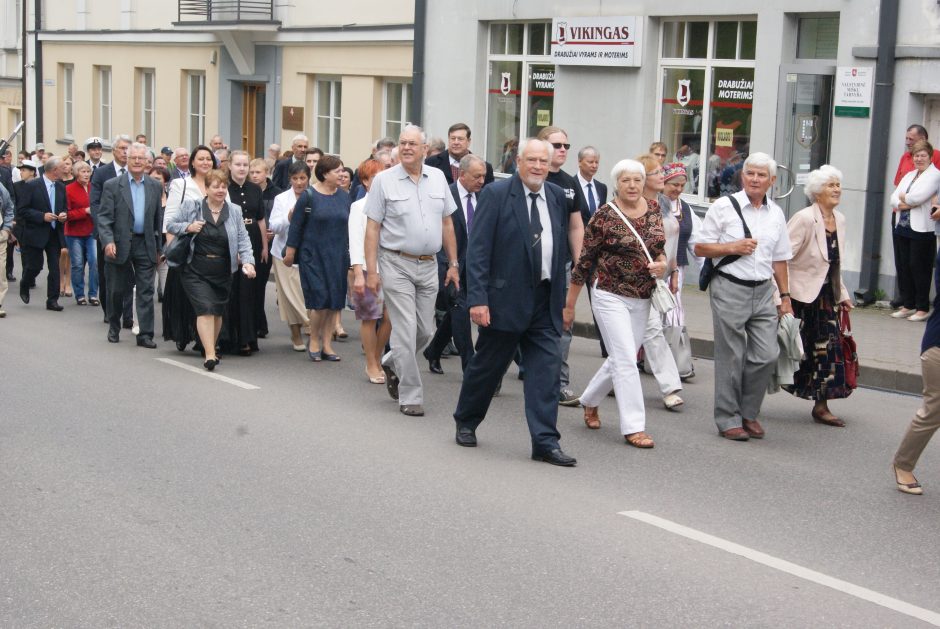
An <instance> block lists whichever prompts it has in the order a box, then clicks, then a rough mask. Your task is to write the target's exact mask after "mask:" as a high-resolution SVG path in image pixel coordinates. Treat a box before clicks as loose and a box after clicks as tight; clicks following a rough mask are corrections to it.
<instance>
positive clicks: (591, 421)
mask: <svg viewBox="0 0 940 629" xmlns="http://www.w3.org/2000/svg"><path fill="white" fill-rule="evenodd" d="M584 425H585V426H587V427H588V428H590V429H591V430H597V429H598V428H600V427H601V416H600V415H599V414H598V412H597V407H596V406H585V407H584Z"/></svg>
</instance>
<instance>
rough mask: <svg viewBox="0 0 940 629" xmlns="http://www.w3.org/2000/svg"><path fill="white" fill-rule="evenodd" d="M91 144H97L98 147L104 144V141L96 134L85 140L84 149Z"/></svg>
mask: <svg viewBox="0 0 940 629" xmlns="http://www.w3.org/2000/svg"><path fill="white" fill-rule="evenodd" d="M92 144H97V145H98V146H99V147H102V146H104V141H103V140H102V139H101V138H99V137H98V136H96V135H93V136H92V137H90V138H88V139H87V140H85V150H86V151H87V150H88V147H89V146H90V145H92Z"/></svg>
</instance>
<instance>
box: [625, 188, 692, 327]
mask: <svg viewBox="0 0 940 629" xmlns="http://www.w3.org/2000/svg"><path fill="white" fill-rule="evenodd" d="M610 207H612V208H613V209H614V212H616V213H617V216H619V217H620V220H622V221H623V222H624V224H625V225H626V226H627V227H629V228H630V231H631V232H633V235H634V236H635V237H636V239H637V240H638V241H639V243H640V246H641V247H643V253H645V254H646V259H647V260H649V261H650V264H652V263H653V256H651V255H650V252H649V249H647V248H646V243H645V242H643V239H642V238H640V234H638V233H637V231H636V229H635V228H634V227H633V224H632V223H631V222H630V221H628V220H627V217H626V216H624V215H623V212H621V211H620V208H618V207H617V204H616V203H614V201H610ZM650 303H651V304H652V305H653V308H655V309H656V311H657V312H659V313H660V314H666V313H667V312H669V311H670V310H673V309H674V308H675V307H676V297H675V295H673V294H672V291H671V290H669V286H668V285H666V281H665V280H663V279H660V278H656V288H655V289H653V294H652V295H650Z"/></svg>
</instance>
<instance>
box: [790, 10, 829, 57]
mask: <svg viewBox="0 0 940 629" xmlns="http://www.w3.org/2000/svg"><path fill="white" fill-rule="evenodd" d="M838 52H839V16H838V15H836V16H832V17H801V18H800V21H799V27H798V30H797V45H796V57H797V59H835V58H836V57H837V55H838Z"/></svg>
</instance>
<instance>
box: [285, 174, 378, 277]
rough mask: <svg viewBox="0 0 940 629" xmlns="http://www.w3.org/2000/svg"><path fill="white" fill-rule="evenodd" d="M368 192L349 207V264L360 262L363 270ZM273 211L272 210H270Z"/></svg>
mask: <svg viewBox="0 0 940 629" xmlns="http://www.w3.org/2000/svg"><path fill="white" fill-rule="evenodd" d="M368 196H369V193H368V192H367V193H366V196H364V197H362V198H361V199H359V200H358V201H356V202H355V203H353V204H352V205H351V206H350V208H349V223H348V229H349V266H353V265H354V264H361V265H362V270H363V271H368V269H367V268H366V252H365V247H366V225H367V223H368V218H369V217H367V216H366V199H367V198H368ZM272 213H273V212H272Z"/></svg>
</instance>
